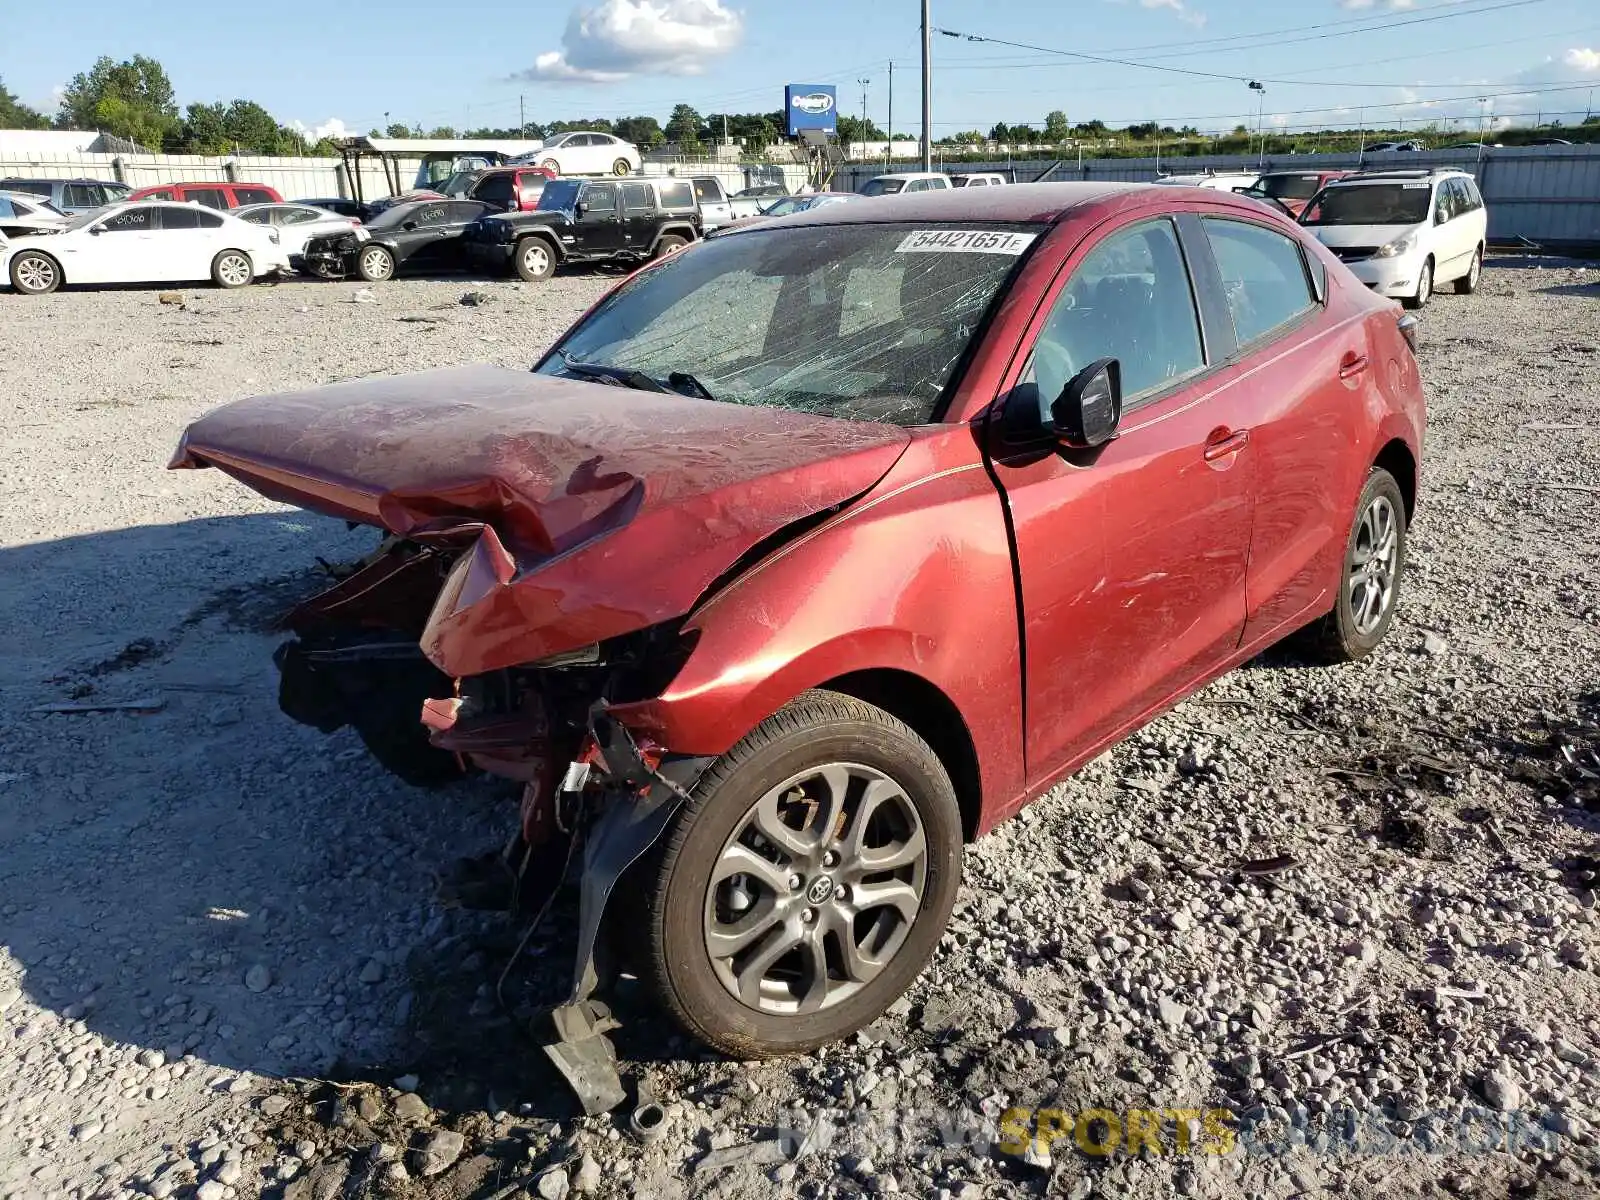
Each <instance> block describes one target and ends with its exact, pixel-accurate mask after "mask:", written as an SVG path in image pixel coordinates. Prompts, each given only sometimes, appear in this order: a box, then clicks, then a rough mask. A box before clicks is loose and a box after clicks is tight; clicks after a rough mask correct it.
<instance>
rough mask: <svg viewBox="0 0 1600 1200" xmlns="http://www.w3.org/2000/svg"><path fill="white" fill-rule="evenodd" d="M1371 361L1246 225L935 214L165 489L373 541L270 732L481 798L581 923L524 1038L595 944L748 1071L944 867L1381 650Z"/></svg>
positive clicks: (347, 419) (1332, 267) (223, 445)
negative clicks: (481, 791)
mask: <svg viewBox="0 0 1600 1200" xmlns="http://www.w3.org/2000/svg"><path fill="white" fill-rule="evenodd" d="M1411 336H1412V323H1411V320H1410V319H1409V318H1406V319H1402V317H1401V315H1400V311H1399V309H1398V307H1397V306H1396V305H1395V304H1394V303H1393V302H1392V301H1388V300H1384V299H1382V298H1379V297H1377V296H1374V295H1373V294H1372V293H1371V292H1370V291H1368V290H1367V289H1366V288H1365V287H1363V286H1361V285H1360V284H1359V283H1358V282H1356V281H1355V280H1354V279H1353V278H1352V277H1351V276H1350V275H1349V274H1348V273H1347V272H1346V270H1345V269H1344V268H1343V267H1342V266H1341V265H1340V264H1339V262H1338V261H1337V260H1336V259H1335V258H1334V257H1333V256H1332V255H1331V254H1330V253H1329V252H1328V251H1327V250H1325V249H1324V248H1323V247H1322V246H1321V245H1319V244H1318V243H1317V242H1315V241H1314V240H1312V239H1310V238H1308V237H1306V236H1305V233H1304V231H1303V230H1301V229H1299V228H1298V227H1296V226H1295V225H1294V224H1292V223H1291V222H1290V221H1288V220H1287V219H1284V218H1283V217H1281V216H1280V215H1278V214H1276V213H1274V212H1272V211H1269V210H1268V209H1266V208H1264V207H1263V206H1261V205H1259V204H1256V203H1253V202H1251V201H1249V200H1247V199H1243V198H1240V197H1234V196H1231V195H1228V194H1226V193H1220V192H1216V191H1202V190H1198V189H1184V188H1169V187H1149V186H1137V185H1119V184H1040V185H1026V186H1019V187H1006V188H991V189H984V190H981V191H968V190H961V191H947V192H934V193H928V194H923V195H917V196H910V197H905V196H901V197H891V198H886V199H879V200H864V201H860V202H857V203H854V204H841V205H836V206H830V207H824V208H820V209H815V210H813V211H810V212H807V213H802V214H798V215H796V216H792V217H787V218H783V219H781V220H777V221H772V222H765V223H761V224H759V225H754V226H751V227H749V228H747V229H743V230H736V231H730V232H729V233H727V234H725V235H723V236H720V237H717V238H714V239H711V240H710V241H708V242H706V243H704V244H702V245H700V246H696V247H693V248H691V249H690V250H687V251H685V252H683V253H681V254H677V255H673V256H672V257H670V258H668V259H665V260H663V261H661V262H659V263H656V264H653V265H651V266H650V267H648V268H646V269H645V270H643V271H641V272H639V273H638V274H636V275H634V276H633V277H632V278H630V279H628V280H627V281H625V282H623V283H622V284H620V285H619V286H618V287H616V288H615V289H614V290H613V291H611V292H610V294H609V295H607V296H606V297H605V298H604V299H603V300H601V301H600V302H599V303H598V304H596V305H595V307H594V308H593V309H591V310H590V311H589V312H588V313H587V314H585V315H584V316H583V318H582V319H581V320H579V321H578V322H577V324H576V325H574V326H573V327H572V329H571V330H570V331H568V332H567V334H566V335H565V336H563V337H562V338H561V340H560V342H559V343H558V344H557V345H556V346H555V348H553V349H552V350H551V351H550V352H549V353H548V354H546V355H545V357H544V358H542V359H541V360H540V361H539V362H538V364H537V365H536V366H535V367H534V369H533V370H532V372H531V373H524V372H518V371H510V370H503V369H498V368H490V367H468V368H462V369H451V370H441V371H434V372H429V373H424V374H420V375H411V376H402V377H398V378H390V379H367V380H361V381H357V382H351V383H343V384H336V385H332V386H329V387H323V388H318V389H315V390H312V391H308V392H302V393H295V394H289V395H280V396H269V397H265V398H260V399H252V400H244V401H241V402H239V403H236V404H232V405H229V406H227V407H225V408H222V409H219V410H217V411H216V412H213V413H211V414H210V415H208V416H206V417H205V418H203V419H202V420H200V421H198V422H196V423H195V424H194V425H193V426H191V427H190V428H189V430H188V431H187V432H186V433H185V435H184V438H183V443H182V446H181V447H180V449H179V451H178V455H177V458H176V459H175V461H174V465H175V466H184V467H201V466H212V467H217V468H219V469H221V470H223V471H225V472H227V473H228V474H229V475H232V476H234V477H235V478H237V479H239V480H241V481H243V482H244V483H246V484H247V485H248V486H250V487H252V488H254V489H256V490H257V491H259V492H261V493H263V494H265V495H267V496H270V497H273V498H275V499H279V500H283V501H286V502H288V503H291V504H297V505H301V506H304V507H306V508H310V509H315V510H317V511H320V512H323V513H328V514H332V515H334V516H338V517H344V518H348V519H349V520H352V521H357V522H362V523H365V524H368V525H371V526H374V527H376V528H377V529H378V530H381V531H382V541H381V543H380V544H379V545H378V547H377V549H376V550H375V551H374V552H373V554H372V555H371V556H370V557H369V558H368V559H366V560H365V561H364V562H363V563H362V564H360V565H359V566H358V567H356V568H353V569H352V570H351V571H350V572H349V573H345V574H343V575H342V576H341V577H340V578H338V579H337V581H336V582H334V583H333V585H332V586H331V588H329V590H327V591H326V592H324V593H322V594H321V595H319V596H317V597H315V598H314V599H312V600H310V601H309V602H307V603H306V604H304V605H302V606H301V607H300V608H299V609H297V610H296V611H295V612H294V613H292V614H291V615H290V617H289V618H288V622H289V626H290V628H292V630H293V631H294V634H295V637H294V639H293V640H291V641H290V642H288V643H287V644H286V645H285V646H284V647H283V648H282V649H281V650H280V651H279V654H278V663H279V667H280V669H281V671H282V702H283V706H284V708H285V709H286V710H287V711H288V712H290V714H291V715H293V716H295V717H297V718H298V719H300V720H302V721H306V722H309V723H311V724H314V725H317V726H318V727H320V728H323V729H326V730H332V729H336V728H338V727H340V726H343V725H351V726H353V727H354V728H355V729H356V730H357V731H358V732H359V733H360V734H361V736H362V737H363V738H364V739H365V740H366V742H367V744H368V745H369V746H370V747H371V748H372V750H373V752H374V753H375V754H376V755H377V756H378V757H379V758H380V759H381V760H383V761H384V762H385V763H386V764H388V765H389V766H390V767H392V768H393V769H394V770H396V771H397V772H398V773H399V774H401V775H402V776H404V777H405V778H407V779H410V780H413V781H418V782H429V781H435V780H439V779H447V778H450V777H452V776H454V775H456V774H459V773H461V772H462V771H465V770H484V771H489V772H493V773H496V774H499V775H502V776H506V777H509V778H511V779H513V780H517V781H519V782H520V783H521V784H522V785H523V800H522V813H521V833H520V836H519V838H518V839H517V841H516V842H515V844H514V845H513V846H512V847H511V849H510V850H508V851H507V853H506V855H505V859H504V862H505V864H506V866H507V867H509V868H510V870H511V871H512V872H520V873H521V875H522V877H523V881H524V888H523V899H524V901H525V902H526V900H527V896H528V894H529V893H542V892H548V891H549V889H550V888H551V887H553V886H554V883H556V882H559V879H560V877H561V876H562V873H563V869H564V868H566V867H568V866H569V865H570V872H569V873H570V874H574V875H576V877H577V879H578V882H579V885H580V888H581V903H580V925H579V929H578V930H577V938H578V943H579V944H578V950H577V964H576V968H575V971H574V981H573V988H572V994H571V996H570V1002H569V1005H568V1008H567V1009H565V1010H563V1012H562V1013H558V1022H557V1025H558V1029H560V1031H561V1036H562V1037H563V1038H565V1039H566V1040H567V1041H568V1042H569V1043H576V1044H581V1043H582V1042H583V1041H584V1039H586V1038H588V1037H590V1036H592V1035H593V1034H595V1033H597V1032H599V1031H600V1030H601V1029H603V1028H604V1027H605V1021H604V1017H603V1009H601V1008H600V1007H598V1005H597V1004H595V1003H593V998H594V996H595V995H597V993H596V992H595V989H596V986H597V984H601V985H603V984H604V982H605V970H604V969H603V968H598V967H597V965H596V964H597V962H604V961H606V959H605V958H601V959H597V958H596V957H595V953H594V951H595V946H596V942H597V939H600V938H604V937H605V936H606V935H607V934H608V933H617V932H621V933H624V934H626V935H627V936H626V937H624V938H622V939H620V940H621V941H623V942H624V943H626V944H627V946H628V953H629V954H631V960H630V961H631V966H632V969H633V970H635V971H636V972H638V973H639V974H640V975H641V976H642V977H644V978H645V979H646V980H648V981H649V982H650V983H652V984H653V985H654V988H655V991H656V993H657V994H658V995H659V997H660V998H661V1001H662V1003H663V1004H664V1005H665V1006H666V1007H667V1008H668V1009H669V1010H670V1011H671V1012H672V1013H673V1014H675V1015H676V1017H677V1018H678V1019H679V1020H680V1021H681V1022H682V1023H683V1024H684V1025H685V1026H687V1027H688V1028H689V1029H690V1030H691V1031H693V1032H694V1033H695V1034H697V1035H699V1036H700V1037H701V1038H703V1039H705V1040H706V1041H708V1042H710V1043H712V1044H714V1045H716V1046H719V1047H721V1048H723V1049H725V1050H727V1051H730V1052H732V1053H735V1054H739V1055H764V1054H775V1053H783V1052H789V1051H798V1050H805V1049H808V1048H811V1047H815V1046H817V1045H819V1044H821V1043H824V1042H828V1041H831V1040H833V1039H837V1038H840V1037H843V1036H845V1035H846V1034H848V1033H850V1032H851V1031H853V1030H855V1029H857V1028H859V1027H860V1026H862V1025H864V1024H866V1023H867V1022H868V1021H870V1020H872V1019H873V1018H874V1017H876V1016H877V1015H878V1014H879V1013H881V1012H882V1011H883V1009H884V1008H885V1007H886V1006H887V1005H888V1004H890V1003H891V1002H892V1001H893V1000H894V999H895V998H896V997H897V996H898V995H899V994H900V993H901V991H902V990H904V989H905V988H906V986H907V985H908V984H909V983H910V982H911V981H912V979H913V978H914V977H915V976H916V975H917V973H918V972H919V971H920V970H921V968H922V967H923V965H924V964H925V963H926V961H927V960H928V957H929V955H930V954H931V952H932V950H933V948H934V946H935V944H936V943H937V942H938V940H939V936H940V933H941V930H942V929H943V927H944V924H945V921H946V918H947V916H948V914H949V912H950V909H951V905H952V903H953V901H954V899H955V896H956V889H957V884H958V882H959V880H960V876H961V857H962V845H963V843H965V842H966V841H968V840H970V839H973V838H976V837H978V836H980V835H981V834H983V833H984V832H985V831H986V830H988V829H989V828H990V827H991V826H993V825H994V824H995V823H996V822H999V821H1001V820H1003V819H1005V818H1006V817H1008V816H1009V815H1011V814H1012V813H1014V812H1016V811H1017V810H1018V809H1019V808H1021V807H1022V806H1023V805H1024V804H1026V803H1027V802H1028V801H1029V800H1030V799H1032V798H1034V797H1036V796H1038V795H1040V794H1041V793H1042V792H1044V791H1045V790H1046V789H1047V788H1049V787H1050V786H1051V785H1052V784H1054V783H1056V782H1057V781H1059V780H1060V779H1061V778H1062V777H1063V776H1064V775H1066V774H1067V773H1068V772H1070V771H1072V770H1073V769H1074V768H1076V767H1077V766H1079V765H1080V764H1081V763H1084V762H1086V761H1087V760H1089V759H1090V758H1092V757H1093V756H1095V755H1096V754H1098V753H1099V752H1100V751H1101V750H1103V749H1104V748H1105V747H1107V746H1108V745H1110V744H1112V743H1113V742H1115V741H1117V740H1118V739H1119V738H1122V737H1124V736H1125V735H1127V734H1128V733H1129V732H1130V731H1132V730H1134V729H1137V728H1138V727H1139V726H1140V725H1142V724H1143V723H1145V722H1147V721H1149V720H1150V719H1151V718H1152V717H1154V716H1155V715H1156V714H1158V713H1160V712H1162V711H1163V710H1164V709H1166V708H1168V707H1170V706H1171V705H1173V704H1175V703H1176V702H1177V701H1179V700H1180V699H1182V698H1183V697H1184V696H1185V695H1187V694H1189V693H1190V692H1192V691H1194V690H1195V689H1196V688H1198V687H1200V686H1201V685H1202V684H1204V683H1205V682H1206V681H1208V680H1210V679H1212V678H1214V677H1216V676H1217V675H1219V674H1221V673H1222V672H1224V671H1226V670H1228V669H1229V668H1231V667H1234V666H1236V665H1238V664H1239V663H1242V662H1243V661H1245V660H1246V659H1248V658H1250V657H1251V656H1253V655H1255V654H1257V653H1259V652H1260V651H1261V650H1262V649H1263V648H1265V647H1267V646H1269V645H1271V644H1273V643H1274V642H1277V641H1279V640H1281V639H1283V638H1285V637H1288V636H1289V635H1291V634H1295V635H1297V636H1299V637H1300V638H1301V639H1302V640H1303V641H1304V643H1305V646H1306V647H1307V648H1308V649H1309V650H1310V651H1311V652H1313V653H1315V654H1318V655H1321V656H1322V657H1323V658H1325V659H1328V660H1334V661H1342V660H1351V659H1357V658H1360V657H1362V656H1363V655H1365V654H1367V653H1368V652H1369V651H1371V650H1372V649H1373V648H1374V647H1375V646H1376V645H1377V644H1378V643H1379V641H1381V640H1382V638H1383V637H1384V634H1385V633H1386V632H1387V630H1388V629H1389V626H1390V622H1391V621H1392V619H1393V617H1394V613H1395V606H1396V603H1397V600H1398V597H1399V593H1400V586H1401V580H1402V574H1403V572H1404V568H1405V551H1406V530H1407V526H1408V523H1409V522H1410V520H1411V517H1412V513H1413V511H1414V509H1415V505H1416V497H1417V486H1418V465H1419V461H1420V454H1421V448H1422V438H1423V424H1424V403H1423V397H1422V391H1421V387H1420V381H1419V378H1418V370H1417V364H1416V361H1415V359H1414V357H1413V353H1412V347H1411V345H1410V344H1408V343H1409V340H1410V338H1411ZM536 898H537V897H536ZM568 1049H571V1047H570V1046H569V1047H568ZM579 1057H581V1055H580V1056H579Z"/></svg>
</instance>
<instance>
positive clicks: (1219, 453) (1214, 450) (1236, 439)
mask: <svg viewBox="0 0 1600 1200" xmlns="http://www.w3.org/2000/svg"><path fill="white" fill-rule="evenodd" d="M1249 441H1250V431H1249V430H1248V429H1219V430H1217V431H1216V432H1215V433H1213V434H1212V435H1211V436H1210V437H1209V438H1207V439H1206V448H1205V460H1206V461H1207V462H1216V461H1217V460H1218V459H1219V458H1227V457H1228V456H1229V455H1230V454H1237V453H1239V451H1241V450H1243V449H1244V448H1245V444H1246V443H1247V442H1249Z"/></svg>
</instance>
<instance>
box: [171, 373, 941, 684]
mask: <svg viewBox="0 0 1600 1200" xmlns="http://www.w3.org/2000/svg"><path fill="white" fill-rule="evenodd" d="M909 441H910V436H909V434H908V433H907V432H906V431H905V430H904V429H901V428H898V427H896V426H892V425H876V424H869V423H865V422H856V421H844V420H837V419H834V418H830V417H821V416H815V415H812V414H809V413H798V412H789V411H785V410H782V409H771V408H757V407H751V406H745V405H738V404H723V403H716V402H712V401H706V400H695V399H689V398H687V397H683V396H678V395H669V394H658V393H651V392H639V391H632V390H627V389H623V388H613V387H609V386H606V385H602V384H596V383H588V382H579V381H574V380H566V379H558V378H552V377H550V376H544V375H535V374H532V373H529V372H525V371H513V370H507V369H504V368H498V367H484V366H475V367H461V368H451V369H446V370H439V371H428V372H423V373H421V374H416V375H407V376H401V377H397V378H382V379H365V380H359V381H354V382H349V383H340V384H332V385H329V386H327V387H322V388H315V389H312V390H309V391H304V392H290V393H285V394H282V395H276V396H262V397H257V398H253V399H248V400H240V401H237V402H235V403H233V404H228V405H225V406H223V407H222V408H219V409H217V410H216V411H214V412H212V413H210V414H208V415H207V416H205V417H202V418H201V419H200V420H198V421H196V422H195V423H194V424H193V425H191V426H189V428H188V429H187V430H186V431H185V432H184V434H183V439H182V441H181V443H180V444H179V447H178V451H177V453H176V455H175V456H174V458H173V460H172V463H171V464H170V465H171V466H172V467H174V468H183V467H207V466H212V467H217V468H219V469H221V470H223V471H225V472H226V473H228V474H229V475H231V476H233V477H234V478H236V479H238V480H240V481H241V482H243V483H244V484H246V485H247V486H249V487H251V488H253V489H255V490H256V491H258V492H260V493H262V494H263V495H265V496H268V497H270V498H272V499H275V500H280V501H283V502H285V503H289V504H295V505H299V506H302V507H305V508H310V509H313V510H316V511H319V512H324V513H327V514H329V515H332V516H337V517H345V518H347V519H350V520H354V521H360V522H363V523H366V524H373V525H379V526H382V527H383V528H386V529H388V530H390V531H391V532H393V533H396V534H399V535H401V536H405V537H414V536H418V535H427V534H430V533H442V532H444V531H446V530H451V529H463V528H464V527H471V526H477V525H481V526H483V527H485V528H483V530H482V532H481V535H480V536H479V539H478V542H477V544H476V545H475V546H474V547H473V549H471V550H469V551H468V552H467V553H466V554H465V555H463V557H462V559H461V561H460V562H459V564H458V567H457V570H456V572H455V573H454V574H453V575H452V577H451V580H450V582H449V583H447V584H446V586H445V588H444V591H443V592H442V593H441V596H440V598H439V603H438V605H437V606H436V608H435V611H434V614H433V617H432V618H431V620H430V621H429V625H428V630H427V632H426V633H425V634H424V636H423V639H422V645H423V650H424V651H425V652H426V653H427V654H428V656H429V658H430V659H432V660H433V661H434V663H435V665H437V666H438V667H439V668H440V669H441V670H444V671H446V672H448V673H449V674H452V675H457V676H460V675H473V674H481V673H483V672H485V671H490V670H496V669H499V668H502V667H507V666H514V665H517V664H521V663H528V662H533V661H536V660H538V659H540V658H544V657H547V656H549V655H552V654H557V653H561V652H563V651H566V650H571V649H575V648H577V647H581V646H585V645H588V644H590V643H592V642H595V641H599V640H602V639H604V638H608V637H614V636H618V635H620V634H623V633H629V632H632V631H633V630H636V629H642V628H645V627H646V626H649V625H654V624H658V623H660V622H662V621H666V620H670V619H672V618H674V617H678V616H682V615H683V614H684V613H686V612H688V611H689V609H690V608H691V607H692V606H693V604H694V602H695V600H696V599H697V598H698V597H699V596H700V595H701V594H702V593H703V592H704V591H705V590H706V589H707V588H708V587H709V586H710V585H711V584H712V583H713V582H714V581H715V580H716V579H717V578H718V576H719V575H721V574H723V573H724V572H726V571H727V570H728V568H729V567H731V566H732V565H733V564H734V563H736V562H737V561H738V559H739V558H740V556H741V555H743V554H745V553H746V552H747V551H749V550H750V549H751V548H752V547H754V546H755V545H757V544H758V543H759V542H761V541H762V539H764V538H767V537H769V536H770V535H772V534H774V533H777V532H778V531H779V530H781V529H783V528H784V527H785V526H787V525H789V524H791V523H792V522H795V521H798V520H800V519H802V518H805V517H808V516H812V515H814V514H816V513H819V512H822V511H823V510H825V509H829V508H832V507H834V506H837V505H840V504H843V503H844V502H846V501H848V500H851V499H853V498H854V497H857V496H859V495H861V494H862V493H864V492H866V491H868V490H869V489H870V488H871V487H872V486H873V484H875V483H876V482H877V481H878V480H879V479H881V478H882V477H883V476H884V475H885V474H886V473H887V472H888V470H889V468H890V467H892V466H893V465H894V463H895V461H896V459H898V458H899V457H900V454H901V453H902V452H903V451H904V449H905V447H906V445H907V444H908V443H909Z"/></svg>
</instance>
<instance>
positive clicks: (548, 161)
mask: <svg viewBox="0 0 1600 1200" xmlns="http://www.w3.org/2000/svg"><path fill="white" fill-rule="evenodd" d="M539 165H540V166H541V167H543V168H544V169H545V170H546V171H550V172H552V174H553V175H554V177H556V178H560V175H561V164H560V163H559V162H557V161H556V160H555V159H553V158H544V159H540V160H539Z"/></svg>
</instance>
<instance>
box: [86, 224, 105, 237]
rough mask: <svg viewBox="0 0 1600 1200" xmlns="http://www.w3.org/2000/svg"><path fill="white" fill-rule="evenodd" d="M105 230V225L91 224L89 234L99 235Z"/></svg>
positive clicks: (91, 235) (92, 235)
mask: <svg viewBox="0 0 1600 1200" xmlns="http://www.w3.org/2000/svg"><path fill="white" fill-rule="evenodd" d="M104 232H105V227H104V226H103V225H91V226H89V236H90V237H99V236H100V235H101V234H102V233H104Z"/></svg>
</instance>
